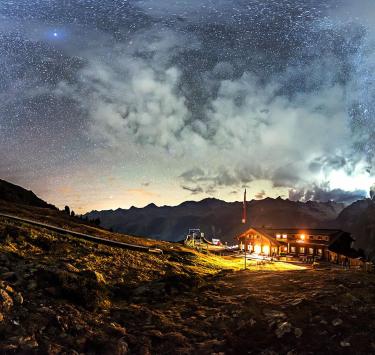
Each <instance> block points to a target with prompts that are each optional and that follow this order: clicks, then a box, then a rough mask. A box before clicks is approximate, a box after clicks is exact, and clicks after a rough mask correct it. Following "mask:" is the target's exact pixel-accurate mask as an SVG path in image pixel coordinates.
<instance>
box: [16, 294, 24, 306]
mask: <svg viewBox="0 0 375 355" xmlns="http://www.w3.org/2000/svg"><path fill="white" fill-rule="evenodd" d="M14 300H15V301H16V302H17V303H18V304H23V297H22V294H21V293H20V292H16V293H15V294H14Z"/></svg>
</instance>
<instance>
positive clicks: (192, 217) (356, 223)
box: [0, 179, 375, 259]
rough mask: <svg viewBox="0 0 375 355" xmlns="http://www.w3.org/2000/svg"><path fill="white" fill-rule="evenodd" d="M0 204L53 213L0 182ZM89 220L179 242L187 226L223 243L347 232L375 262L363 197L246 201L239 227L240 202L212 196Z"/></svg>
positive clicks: (374, 207) (369, 203)
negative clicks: (285, 231)
mask: <svg viewBox="0 0 375 355" xmlns="http://www.w3.org/2000/svg"><path fill="white" fill-rule="evenodd" d="M0 201H2V204H3V205H4V204H5V205H6V203H15V204H19V205H26V206H35V207H39V208H47V209H56V207H55V206H53V205H51V204H49V203H47V202H45V201H43V200H42V199H40V198H39V197H38V196H36V195H35V194H34V193H33V192H32V191H29V190H26V189H24V188H22V187H20V186H17V185H14V184H11V183H9V182H7V181H5V180H1V179H0ZM84 217H87V218H88V219H90V220H91V219H96V218H100V221H101V226H102V227H104V228H107V229H112V230H113V231H115V232H119V233H124V234H129V235H135V236H143V237H144V236H147V237H149V238H154V239H160V240H167V241H180V240H182V239H184V238H185V236H186V234H187V232H188V230H189V228H200V229H201V231H202V232H203V233H205V236H206V237H207V238H212V237H218V238H220V239H222V240H223V241H226V242H228V243H232V242H233V238H234V237H235V236H236V235H237V234H238V233H239V232H241V231H243V230H244V229H245V228H247V227H248V226H250V225H251V226H258V227H259V226H264V227H280V228H283V227H293V228H318V227H319V228H340V229H343V230H345V231H348V232H351V233H352V234H353V236H354V238H355V243H354V247H356V248H361V249H363V250H364V251H365V252H366V254H367V255H368V256H370V257H371V258H373V259H375V202H374V201H373V200H371V199H363V200H359V201H356V202H354V203H352V204H351V205H349V206H345V205H344V204H342V203H336V202H316V201H307V202H298V201H297V202H296V201H290V200H284V199H281V198H280V197H279V198H276V199H272V198H265V199H263V200H252V201H249V202H248V203H247V223H246V224H245V225H244V224H242V223H241V218H242V202H225V201H222V200H218V199H215V198H206V199H204V200H201V201H186V202H183V203H181V204H180V205H178V206H161V207H158V206H156V205H155V204H149V205H147V206H146V207H143V208H136V207H131V208H129V209H121V208H118V209H116V210H105V211H92V212H89V213H87V214H85V215H84Z"/></svg>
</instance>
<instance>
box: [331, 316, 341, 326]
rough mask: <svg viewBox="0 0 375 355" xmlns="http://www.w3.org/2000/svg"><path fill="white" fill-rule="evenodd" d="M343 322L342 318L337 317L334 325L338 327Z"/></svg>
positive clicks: (333, 322)
mask: <svg viewBox="0 0 375 355" xmlns="http://www.w3.org/2000/svg"><path fill="white" fill-rule="evenodd" d="M342 323H343V321H342V319H340V318H336V319H334V320H333V321H332V325H333V326H334V327H337V326H338V325H341V324H342Z"/></svg>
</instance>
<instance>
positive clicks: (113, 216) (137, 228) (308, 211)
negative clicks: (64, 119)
mask: <svg viewBox="0 0 375 355" xmlns="http://www.w3.org/2000/svg"><path fill="white" fill-rule="evenodd" d="M343 208H344V205H343V204H339V203H335V202H327V203H318V202H313V201H309V202H306V203H302V202H294V201H289V200H283V199H281V198H277V199H271V198H266V199H264V200H258V201H256V200H252V201H250V202H249V203H248V209H247V215H248V224H251V225H254V226H268V227H311V228H313V227H326V226H328V225H329V223H330V222H331V221H332V220H334V219H335V218H336V217H337V215H338V214H339V213H340V212H341V211H342V209H343ZM241 213H242V203H240V202H225V201H221V200H217V199H205V200H202V201H199V202H194V201H187V202H184V203H182V204H180V205H178V206H175V207H170V206H163V207H157V206H155V205H154V204H151V205H148V206H146V207H144V208H135V207H132V208H130V209H128V210H125V209H117V210H114V211H113V210H109V211H93V212H90V213H88V214H87V216H88V217H89V218H90V219H94V218H98V217H99V218H100V220H101V225H102V226H104V227H106V228H112V229H113V230H115V231H117V232H123V233H128V234H135V235H148V236H151V237H153V238H157V239H163V240H170V241H176V240H181V239H183V238H184V237H185V236H186V233H187V231H188V229H189V228H201V230H202V232H204V233H205V234H206V236H207V237H208V238H210V237H212V236H217V237H220V238H222V239H223V240H225V241H230V242H231V241H232V240H233V237H234V236H235V235H236V234H237V233H238V232H239V231H240V230H241V229H242V228H243V225H241Z"/></svg>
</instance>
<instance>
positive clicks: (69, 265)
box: [65, 264, 79, 272]
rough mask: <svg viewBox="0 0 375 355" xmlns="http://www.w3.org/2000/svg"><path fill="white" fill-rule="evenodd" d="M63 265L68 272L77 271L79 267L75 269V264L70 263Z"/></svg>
mask: <svg viewBox="0 0 375 355" xmlns="http://www.w3.org/2000/svg"><path fill="white" fill-rule="evenodd" d="M65 267H66V269H67V270H68V271H70V272H79V269H77V268H76V267H75V266H73V265H72V264H65Z"/></svg>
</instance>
